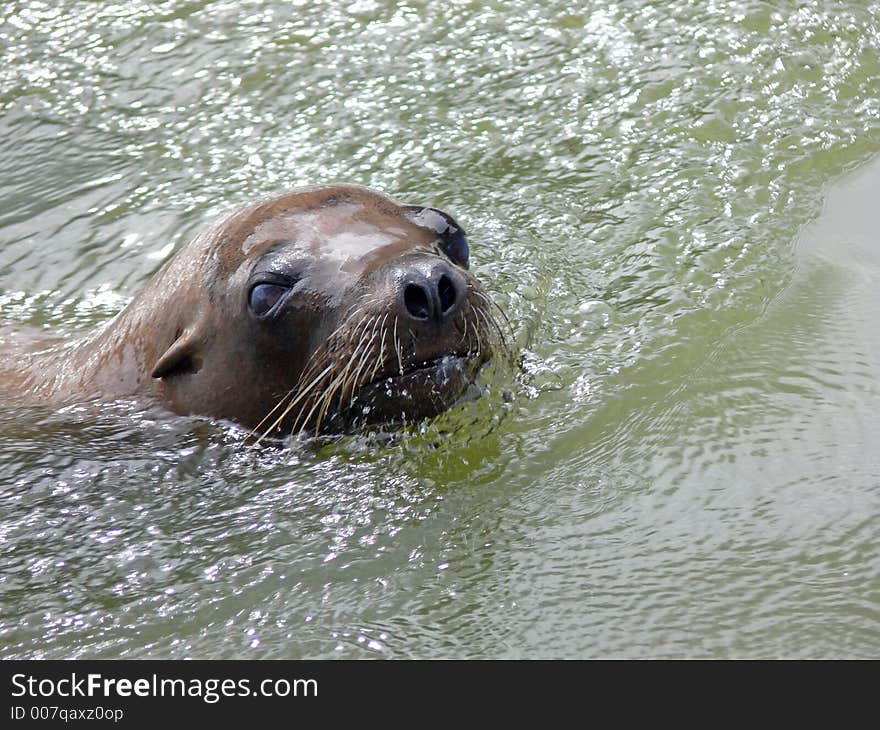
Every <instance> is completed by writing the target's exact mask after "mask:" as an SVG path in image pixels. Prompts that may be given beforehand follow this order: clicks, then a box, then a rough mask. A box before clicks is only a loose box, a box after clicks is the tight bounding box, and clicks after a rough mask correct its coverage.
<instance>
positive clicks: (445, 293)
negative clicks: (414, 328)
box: [400, 259, 465, 322]
mask: <svg viewBox="0 0 880 730" xmlns="http://www.w3.org/2000/svg"><path fill="white" fill-rule="evenodd" d="M464 294H465V283H464V280H463V279H462V277H461V275H460V274H459V273H458V272H457V271H456V270H455V269H454V268H453V267H452V265H450V264H449V263H447V262H446V261H443V260H442V259H431V260H428V261H424V262H419V263H416V264H412V265H410V266H408V267H407V268H406V269H405V270H404V272H403V276H402V278H401V288H400V300H401V304H402V307H401V308H402V310H403V313H404V314H405V315H406V316H408V317H409V318H411V319H414V320H417V321H419V322H428V321H435V322H443V321H445V320H448V319H449V318H450V317H452V316H453V315H454V314H455V313H456V312H458V310H459V309H461V305H462V302H463V301H464Z"/></svg>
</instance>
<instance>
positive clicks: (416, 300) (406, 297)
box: [403, 284, 431, 319]
mask: <svg viewBox="0 0 880 730" xmlns="http://www.w3.org/2000/svg"><path fill="white" fill-rule="evenodd" d="M403 304H404V306H405V307H406V311H407V312H409V313H410V315H411V316H412V317H413V318H415V319H430V317H431V300H430V297H429V295H428V292H427V291H426V290H425V287H423V286H420V285H419V284H407V285H406V287H405V288H404V290H403Z"/></svg>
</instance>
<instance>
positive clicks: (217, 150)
mask: <svg viewBox="0 0 880 730" xmlns="http://www.w3.org/2000/svg"><path fill="white" fill-rule="evenodd" d="M0 52H2V61H3V62H2V64H0V201H2V205H0V322H2V323H3V328H2V329H0V342H2V341H3V340H4V339H6V338H8V337H10V336H11V334H10V333H13V332H18V333H19V334H21V333H22V332H26V331H29V330H30V331H32V329H33V328H39V329H45V330H48V331H51V332H54V333H57V334H61V335H65V336H71V337H72V336H75V335H77V334H78V333H81V332H83V331H88V330H89V329H90V328H91V327H94V326H97V325H98V324H100V323H102V322H104V321H106V320H107V319H108V318H110V317H112V316H113V314H114V313H115V312H116V311H118V309H119V308H120V307H121V306H122V305H124V304H125V302H126V301H128V299H129V298H130V297H131V296H132V295H133V294H134V293H135V292H136V291H138V290H139V288H140V287H142V286H143V285H144V283H145V282H146V281H147V280H148V279H149V277H150V275H151V274H152V273H153V272H154V271H155V270H156V269H157V268H158V267H159V266H160V265H161V263H162V262H163V261H164V260H166V259H167V258H168V256H170V255H171V253H172V251H173V250H175V249H176V248H177V247H180V246H182V245H184V244H185V243H186V241H187V240H188V239H189V238H190V237H192V236H193V235H194V234H195V232H197V231H198V230H200V229H201V228H203V227H204V226H205V225H206V223H207V222H208V221H210V220H211V219H212V217H214V216H215V215H217V214H219V213H220V212H222V211H224V210H227V209H228V208H229V207H231V206H232V205H235V204H238V203H240V202H243V201H246V200H249V199H251V198H253V197H255V196H258V195H262V194H265V193H270V192H274V191H276V190H279V189H282V188H286V187H291V186H295V185H299V184H306V183H320V182H330V181H349V182H355V183H361V184H366V185H369V186H371V187H375V188H378V189H381V190H384V191H386V192H388V193H391V194H393V195H395V196H396V197H399V198H401V199H404V200H407V201H409V202H414V203H427V204H431V205H436V206H439V207H442V208H444V209H447V210H449V211H450V212H451V213H453V214H454V215H455V216H456V218H458V219H459V220H461V221H462V222H463V223H464V225H465V226H466V228H467V229H468V231H469V234H470V241H471V256H472V268H473V270H474V272H475V273H476V274H477V276H479V277H480V279H481V280H482V281H483V282H484V283H485V285H486V288H487V289H488V291H490V292H491V293H492V295H493V297H494V298H495V299H496V301H498V302H499V303H500V304H501V305H502V306H503V307H504V308H505V309H506V310H507V311H508V313H509V316H510V319H511V321H512V323H513V325H514V328H515V330H516V336H517V339H518V343H519V348H520V349H521V352H522V355H523V369H522V372H518V373H517V372H504V371H503V370H502V371H499V372H494V373H490V374H488V375H487V377H486V385H487V387H488V389H489V391H490V392H489V394H488V395H487V397H486V398H484V399H483V400H481V401H479V402H477V403H471V404H467V405H464V406H462V407H460V408H458V409H457V410H455V411H454V412H452V413H450V414H447V415H446V416H444V417H441V418H440V419H438V420H437V421H436V422H434V423H430V424H426V425H425V426H424V427H423V428H421V429H418V430H411V431H409V432H406V433H404V434H403V435H402V436H401V437H400V438H399V439H398V440H396V441H394V442H391V443H387V442H379V441H376V440H374V439H372V440H371V439H369V438H350V439H346V440H343V441H341V442H330V443H312V444H306V445H295V446H293V447H292V448H290V449H263V450H259V451H257V452H253V451H248V450H247V449H246V448H245V447H244V445H243V443H242V440H243V434H242V433H241V432H240V431H238V430H237V429H235V428H234V427H232V426H231V425H229V424H224V423H214V422H210V421H205V420H199V419H187V418H179V417H175V416H171V415H168V414H165V413H162V412H159V411H155V410H150V409H145V408H144V407H143V405H142V404H138V403H129V402H125V403H116V404H110V405H108V406H106V407H103V408H96V407H93V406H89V407H71V408H66V409H61V410H60V411H58V410H51V409H39V408H30V409H21V408H18V407H11V406H5V407H4V408H3V409H2V413H0V505H2V506H0V657H3V658H11V657H108V658H109V657H171V658H179V657H209V658H223V657H246V658H267V657H271V658H300V657H304V658H316V657H392V658H404V657H492V658H495V657H515V658H527V657H669V656H688V657H875V658H876V657H878V656H880V549H878V548H880V546H878V531H880V332H878V329H877V324H876V323H877V321H878V318H880V294H878V292H880V286H878V285H880V240H878V237H877V233H876V232H877V230H878V209H877V205H876V202H875V201H876V200H877V191H878V190H880V162H878V160H880V60H878V59H880V3H878V2H856V1H855V0H852V1H851V2H828V1H821V0H819V1H811V2H758V1H756V0H753V1H751V2H747V1H733V0H729V1H727V2H725V1H723V0H690V1H688V0H664V1H663V2H657V1H656V0H655V1H652V2H648V1H647V0H596V1H595V2H589V3H583V4H572V3H571V2H564V3H563V2H540V3H539V2H526V3H516V2H510V3H483V2H444V3H427V2H426V3H407V4H398V3H390V2H371V1H369V0H364V1H359V2H355V3H353V4H352V3H341V2H340V3H335V2H334V3H310V2H298V3H288V2H280V0H277V1H274V2H273V1H269V2H243V1H242V0H236V1H235V2H232V1H228V2H204V1H201V2H184V1H183V0H172V1H169V2H144V1H139V0H134V1H133V0H126V1H125V2H118V3H113V2H86V1H80V2H73V1H71V0H66V1H64V2H60V3H56V2H48V1H47V2H38V1H37V0H31V1H29V2H7V3H4V4H3V6H2V9H0ZM0 346H2V345H0ZM504 388H507V389H509V390H510V391H511V393H512V395H513V400H512V402H511V403H506V402H505V400H504V399H503V398H501V397H500V396H499V393H500V391H501V390H502V389H504Z"/></svg>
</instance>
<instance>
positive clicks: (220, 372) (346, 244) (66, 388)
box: [0, 184, 503, 435]
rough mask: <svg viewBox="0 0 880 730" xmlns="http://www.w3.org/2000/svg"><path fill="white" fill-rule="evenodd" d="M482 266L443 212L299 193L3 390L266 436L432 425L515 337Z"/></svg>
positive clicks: (10, 376) (339, 194) (1, 377)
mask: <svg viewBox="0 0 880 730" xmlns="http://www.w3.org/2000/svg"><path fill="white" fill-rule="evenodd" d="M468 259H469V251H468V242H467V238H466V236H465V232H464V229H463V228H462V227H461V226H460V225H459V224H458V223H457V222H456V221H455V220H454V219H453V218H452V217H451V216H450V215H448V214H447V213H444V212H442V211H440V210H438V209H436V208H431V207H426V206H418V205H406V204H403V203H400V202H398V201H396V200H395V199H393V198H391V197H390V196H388V195H385V194H382V193H379V192H376V191H374V190H370V189H369V188H365V187H360V186H357V185H347V184H346V185H329V186H319V187H309V188H300V189H296V190H292V191H287V192H284V193H281V194H278V195H275V196H272V197H269V198H266V199H263V200H260V201H257V202H254V203H251V204H249V205H245V206H243V207H241V208H238V209H237V210H234V211H233V212H232V213H230V214H229V215H227V216H226V217H224V218H222V219H221V220H219V221H218V222H217V223H215V224H214V225H213V226H211V227H210V228H208V229H207V230H206V231H204V232H203V233H201V234H200V235H198V236H197V237H196V238H195V239H194V240H193V241H191V242H190V243H189V244H188V245H186V246H185V247H183V248H182V249H181V250H180V251H179V252H178V253H177V254H176V255H175V256H174V257H173V258H172V259H170V260H169V261H168V262H167V263H166V264H165V265H164V266H163V267H162V268H161V270H160V271H159V272H158V273H157V274H156V275H155V276H154V277H153V279H152V280H151V281H150V282H149V283H148V285H147V286H146V288H145V289H144V290H143V291H141V292H140V293H139V294H138V295H137V296H136V297H135V298H134V299H133V300H132V301H131V303H130V304H129V305H128V306H127V307H126V308H125V309H124V310H123V311H122V312H120V314H119V315H117V316H116V318H115V319H113V320H112V321H110V322H109V323H108V324H107V325H106V326H104V327H103V328H102V329H101V330H99V331H98V332H97V333H96V334H94V335H93V336H90V337H87V338H85V339H83V340H80V341H77V342H73V343H69V344H65V345H63V346H61V347H56V348H51V349H48V350H44V351H41V352H31V353H26V352H17V353H6V354H5V355H2V356H0V391H2V392H5V394H6V396H7V397H11V396H12V395H13V394H15V396H16V397H17V398H19V399H22V400H25V401H28V402H39V403H49V404H56V403H57V404H61V403H71V402H80V401H95V400H99V401H109V400H114V399H118V398H121V397H126V396H145V397H148V398H151V399H154V400H155V401H158V402H159V403H161V404H163V405H164V406H166V407H167V408H169V409H171V410H172V411H175V412H176V413H179V414H195V415H203V416H210V417H214V418H221V419H228V420H231V421H235V422H237V423H239V424H241V425H243V426H246V427H249V428H252V429H254V430H255V431H257V432H258V433H260V434H261V435H265V434H269V433H283V432H293V431H302V430H308V431H311V432H320V431H339V430H345V429H348V428H350V427H352V425H353V424H358V423H373V424H375V423H387V422H395V421H398V420H401V419H402V420H416V419H420V418H423V417H426V416H432V415H435V414H437V413H439V412H440V411H442V410H444V409H445V408H448V407H449V406H450V405H451V404H452V403H454V402H455V401H456V400H457V399H458V398H459V397H460V396H461V395H462V393H463V392H464V391H465V390H466V389H467V387H468V385H469V384H470V383H472V382H473V380H474V378H475V376H476V373H477V371H478V370H479V369H480V367H481V366H482V365H483V364H484V363H486V362H487V361H488V360H489V359H490V357H491V356H492V353H493V349H494V348H496V347H497V345H498V342H499V335H500V334H501V332H502V330H501V328H500V327H499V326H498V320H497V318H496V317H494V316H493V313H492V306H493V304H492V302H491V300H490V298H489V297H488V296H487V295H486V293H485V292H484V291H483V289H482V287H481V286H480V284H479V283H478V282H477V280H476V279H475V277H474V276H473V275H472V274H471V273H470V272H469V270H468ZM502 337H503V335H502Z"/></svg>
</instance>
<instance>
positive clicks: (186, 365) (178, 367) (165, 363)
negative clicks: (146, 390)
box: [150, 332, 201, 378]
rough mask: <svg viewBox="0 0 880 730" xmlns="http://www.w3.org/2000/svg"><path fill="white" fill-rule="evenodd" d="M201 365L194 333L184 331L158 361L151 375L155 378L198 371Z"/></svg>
mask: <svg viewBox="0 0 880 730" xmlns="http://www.w3.org/2000/svg"><path fill="white" fill-rule="evenodd" d="M200 367H201V360H200V358H198V357H197V356H196V355H195V341H194V338H193V336H192V333H190V332H184V333H183V334H182V335H180V336H179V337H178V338H177V339H176V340H174V342H172V343H171V347H169V348H168V349H167V350H165V352H164V354H163V355H162V357H160V358H159V359H158V360H157V361H156V364H155V365H154V366H153V372H152V373H150V375H151V376H152V377H154V378H169V377H171V376H173V375H183V374H184V373H195V372H198V371H199V368H200Z"/></svg>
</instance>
